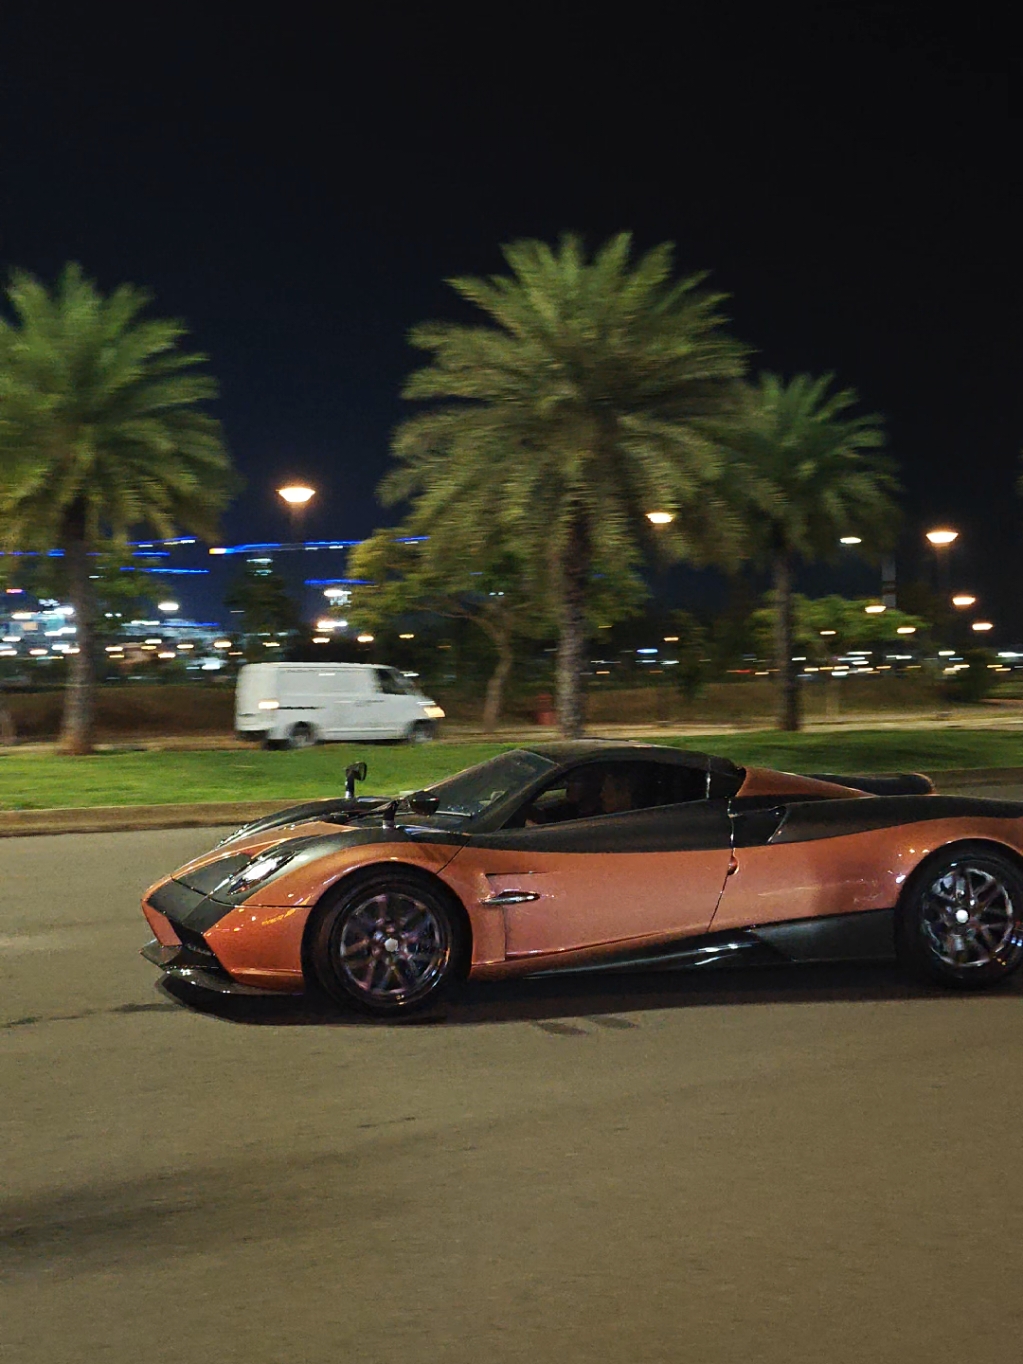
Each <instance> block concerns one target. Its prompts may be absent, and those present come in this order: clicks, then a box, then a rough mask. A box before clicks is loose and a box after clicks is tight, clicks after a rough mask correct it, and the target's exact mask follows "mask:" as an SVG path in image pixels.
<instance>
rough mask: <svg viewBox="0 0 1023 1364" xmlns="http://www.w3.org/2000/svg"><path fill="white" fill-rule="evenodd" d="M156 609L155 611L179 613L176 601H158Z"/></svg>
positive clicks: (179, 608)
mask: <svg viewBox="0 0 1023 1364" xmlns="http://www.w3.org/2000/svg"><path fill="white" fill-rule="evenodd" d="M156 609H157V611H180V610H181V607H180V606H179V605H178V603H177V602H176V601H158V602H157V603H156Z"/></svg>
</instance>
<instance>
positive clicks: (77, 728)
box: [59, 526, 93, 754]
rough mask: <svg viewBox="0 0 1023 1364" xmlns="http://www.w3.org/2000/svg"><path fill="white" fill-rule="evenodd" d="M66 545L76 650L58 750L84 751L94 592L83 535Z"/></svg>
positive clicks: (87, 749) (88, 747) (88, 742)
mask: <svg viewBox="0 0 1023 1364" xmlns="http://www.w3.org/2000/svg"><path fill="white" fill-rule="evenodd" d="M75 529H77V528H75ZM82 530H83V531H84V526H83V527H82ZM65 545H66V546H67V548H66V549H65V558H64V562H65V564H66V566H67V573H68V595H69V597H70V598H71V605H72V606H73V607H74V609H75V643H76V645H77V646H78V652H77V653H76V654H71V655H69V656H68V664H69V667H68V677H67V683H66V685H65V690H64V719H63V723H62V725H61V732H60V748H59V752H61V753H68V754H84V753H91V752H92V751H93V747H92V719H93V671H92V625H93V620H92V617H93V593H92V584H91V582H90V581H89V555H88V548H87V546H86V542H85V540H84V538H83V536H82V534H78V535H74V534H72V536H70V537H68V538H67V539H66V540H65Z"/></svg>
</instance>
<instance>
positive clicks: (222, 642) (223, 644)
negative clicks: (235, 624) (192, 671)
mask: <svg viewBox="0 0 1023 1364" xmlns="http://www.w3.org/2000/svg"><path fill="white" fill-rule="evenodd" d="M213 647H214V649H230V647H231V641H230V640H229V639H215V640H214V641H213Z"/></svg>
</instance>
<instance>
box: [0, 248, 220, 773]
mask: <svg viewBox="0 0 1023 1364" xmlns="http://www.w3.org/2000/svg"><path fill="white" fill-rule="evenodd" d="M7 297H8V300H9V303H10V306H11V310H12V313H13V320H9V319H6V318H3V317H0V418H2V420H0V537H2V542H3V543H4V544H5V545H6V547H7V548H8V549H10V548H13V547H15V546H17V547H18V548H20V549H23V550H24V549H35V550H43V549H49V548H51V547H52V548H56V549H59V550H60V551H62V553H63V555H64V563H65V565H66V570H67V582H68V594H69V597H70V600H71V605H72V606H73V608H74V613H75V626H76V637H75V642H76V644H77V646H78V653H77V654H73V655H72V656H71V658H70V660H69V662H70V667H69V676H68V684H67V691H66V696H65V704H64V720H63V728H62V733H61V751H62V752H64V753H88V752H90V751H91V748H92V690H93V667H92V645H93V625H94V611H95V607H94V602H93V596H94V593H93V591H92V588H91V582H90V572H89V570H90V556H92V555H93V554H95V553H97V552H98V551H99V550H100V548H105V547H109V546H111V545H114V546H116V545H123V544H124V542H126V540H127V538H128V536H129V534H130V533H131V532H132V530H134V529H138V530H141V531H143V532H144V533H147V534H156V535H161V536H171V535H174V534H176V533H178V532H180V531H189V532H193V533H195V534H198V535H208V536H212V535H213V534H214V533H215V525H216V519H217V514H218V513H219V511H220V510H221V509H222V508H223V506H224V505H225V503H226V501H227V499H228V497H229V495H230V492H231V490H232V488H233V486H234V483H235V479H234V476H233V474H232V471H231V466H230V461H229V459H228V456H227V453H226V451H225V449H224V445H223V442H222V439H221V431H220V423H219V422H218V421H217V420H216V419H215V418H214V417H212V416H210V415H209V414H208V413H207V412H205V411H203V410H202V406H201V404H203V403H204V402H206V401H207V400H209V399H210V398H213V397H214V396H215V394H216V384H215V382H214V380H213V379H212V378H210V377H209V376H208V375H205V374H202V373H198V372H197V369H196V367H197V366H198V365H199V364H200V363H201V362H202V361H203V360H204V359H205V357H204V356H202V355H197V354H187V353H184V352H182V351H181V350H180V349H179V342H180V341H181V339H182V337H183V336H184V334H185V332H184V328H183V327H182V326H181V324H180V323H178V322H173V321H161V320H152V319H149V320H147V319H144V318H142V316H141V314H142V311H143V309H144V308H145V306H146V304H147V303H148V302H149V298H148V295H146V294H145V293H143V292H142V291H140V290H138V289H136V288H134V287H132V286H131V285H122V286H121V287H120V288H118V289H115V290H114V292H113V293H111V294H109V295H107V296H104V295H103V294H102V293H101V292H100V291H99V290H98V289H97V287H96V285H95V284H93V282H92V281H91V280H89V279H87V278H86V277H85V276H84V275H83V273H82V270H81V268H80V267H79V266H77V265H74V264H70V265H67V266H66V267H65V268H64V270H63V272H62V274H61V275H60V278H59V279H58V281H57V283H56V285H55V286H54V288H53V289H52V290H50V289H48V288H47V287H46V286H45V285H44V284H42V283H41V282H40V281H39V280H37V279H35V278H34V277H33V276H31V275H28V274H23V273H16V274H15V275H14V276H13V278H12V282H11V285H10V288H9V289H8V291H7Z"/></svg>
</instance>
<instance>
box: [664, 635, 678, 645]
mask: <svg viewBox="0 0 1023 1364" xmlns="http://www.w3.org/2000/svg"><path fill="white" fill-rule="evenodd" d="M664 642H665V644H677V643H678V635H665V636H664Z"/></svg>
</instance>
